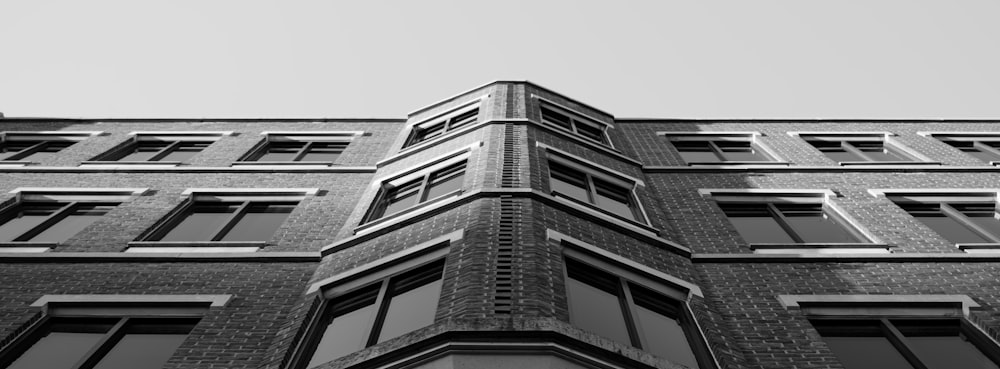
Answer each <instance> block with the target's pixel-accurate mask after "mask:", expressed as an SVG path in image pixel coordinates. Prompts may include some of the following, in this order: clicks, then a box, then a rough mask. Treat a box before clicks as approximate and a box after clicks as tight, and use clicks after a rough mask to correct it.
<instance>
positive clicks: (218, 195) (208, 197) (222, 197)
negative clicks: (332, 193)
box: [125, 188, 319, 253]
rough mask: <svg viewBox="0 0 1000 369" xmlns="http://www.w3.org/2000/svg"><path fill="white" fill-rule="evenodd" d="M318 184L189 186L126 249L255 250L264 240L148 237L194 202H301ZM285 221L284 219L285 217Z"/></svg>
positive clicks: (172, 224)
mask: <svg viewBox="0 0 1000 369" xmlns="http://www.w3.org/2000/svg"><path fill="white" fill-rule="evenodd" d="M318 193H319V189H318V188H189V189H187V190H185V191H184V192H182V193H181V198H182V199H183V201H182V202H181V204H180V205H179V206H177V207H176V208H174V209H173V210H171V211H170V212H169V213H167V214H166V215H164V216H163V217H162V218H161V219H160V220H158V221H157V222H156V224H154V225H153V227H152V228H150V229H149V230H147V231H146V232H144V233H143V236H142V238H141V241H132V242H129V243H128V245H129V248H128V249H126V250H125V252H127V253H180V252H185V253H187V252H191V253H212V252H234V253H241V252H256V251H258V250H260V248H262V247H264V246H266V245H267V241H210V240H201V241H151V240H149V238H151V237H155V236H156V235H159V234H161V233H163V232H167V231H169V230H170V229H173V227H176V226H177V220H178V217H181V216H183V215H184V214H186V213H187V211H188V209H189V208H190V206H192V205H194V204H195V203H197V202H246V201H253V202H290V201H297V202H299V204H298V205H296V207H298V206H299V205H301V202H302V201H303V200H305V199H307V198H309V197H312V196H316V195H317V194H318ZM286 221H287V220H286Z"/></svg>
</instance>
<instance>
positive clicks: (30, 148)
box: [0, 141, 76, 161]
mask: <svg viewBox="0 0 1000 369" xmlns="http://www.w3.org/2000/svg"><path fill="white" fill-rule="evenodd" d="M74 143H76V142H75V141H7V142H4V143H3V144H2V145H0V160H11V161H16V160H31V161H40V160H43V159H46V158H48V157H50V156H52V155H54V154H55V153H57V152H59V151H60V150H62V149H65V148H67V147H70V146H72V145H73V144H74Z"/></svg>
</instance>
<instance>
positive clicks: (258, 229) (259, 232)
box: [222, 203, 297, 241]
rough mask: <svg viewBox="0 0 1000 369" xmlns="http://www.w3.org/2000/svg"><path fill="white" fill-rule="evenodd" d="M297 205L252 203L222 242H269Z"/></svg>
mask: <svg viewBox="0 0 1000 369" xmlns="http://www.w3.org/2000/svg"><path fill="white" fill-rule="evenodd" d="M296 204H297V203H270V204H269V203H250V206H248V207H247V210H246V212H245V213H243V215H242V216H241V217H240V219H239V220H238V221H236V225H234V226H233V228H232V229H230V230H229V232H227V233H226V235H225V236H223V237H222V241H267V240H269V239H271V236H272V235H274V232H275V231H277V230H278V227H280V226H281V224H282V223H284V222H285V218H288V214H290V213H291V212H292V210H294V209H295V205H296Z"/></svg>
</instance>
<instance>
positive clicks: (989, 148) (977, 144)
mask: <svg viewBox="0 0 1000 369" xmlns="http://www.w3.org/2000/svg"><path fill="white" fill-rule="evenodd" d="M972 146H973V147H975V148H977V149H979V150H982V151H986V152H989V153H990V154H993V155H996V156H997V157H1000V150H997V149H996V148H995V147H993V146H990V145H987V144H984V143H982V142H980V141H976V142H975V143H974V144H973V145H972Z"/></svg>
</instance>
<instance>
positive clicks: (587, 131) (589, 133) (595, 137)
mask: <svg viewBox="0 0 1000 369" xmlns="http://www.w3.org/2000/svg"><path fill="white" fill-rule="evenodd" d="M576 133H578V134H580V136H583V138H587V139H590V140H592V141H597V142H601V143H603V142H604V131H602V130H601V129H600V128H597V127H594V126H592V125H589V124H586V123H580V122H579V121H577V122H576Z"/></svg>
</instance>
